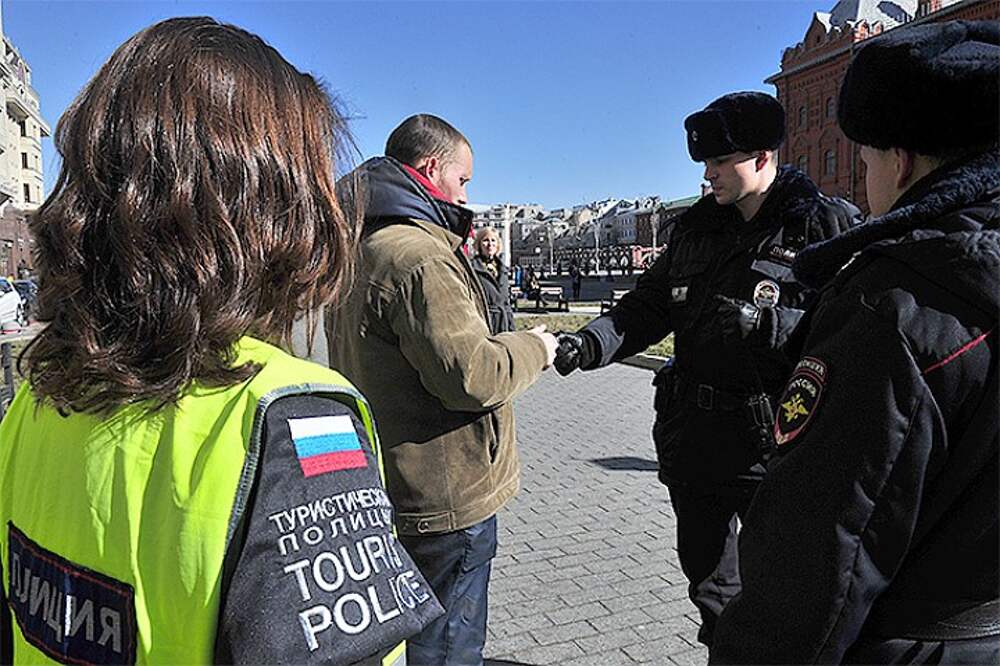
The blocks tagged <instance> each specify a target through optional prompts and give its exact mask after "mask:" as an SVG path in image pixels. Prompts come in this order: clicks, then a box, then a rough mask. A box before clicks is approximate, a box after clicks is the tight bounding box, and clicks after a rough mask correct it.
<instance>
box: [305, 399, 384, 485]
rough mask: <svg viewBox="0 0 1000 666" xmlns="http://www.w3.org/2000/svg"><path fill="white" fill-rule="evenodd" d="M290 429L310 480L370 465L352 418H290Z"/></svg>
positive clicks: (342, 416)
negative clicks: (330, 473)
mask: <svg viewBox="0 0 1000 666" xmlns="http://www.w3.org/2000/svg"><path fill="white" fill-rule="evenodd" d="M288 428H289V430H291V433H292V443H293V444H294V445H295V455H296V456H298V458H299V466H300V467H301V468H302V473H303V474H304V475H306V476H307V477H308V476H316V475H318V474H326V473H327V472H336V471H339V470H344V469H355V468H359V467H365V466H366V465H367V464H368V460H367V458H366V457H365V452H364V450H363V449H362V448H361V440H360V439H358V433H357V432H356V431H355V430H354V422H353V421H352V420H351V417H350V416H347V415H344V414H340V415H338V416H315V417H311V418H307V419H288Z"/></svg>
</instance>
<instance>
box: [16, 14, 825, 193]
mask: <svg viewBox="0 0 1000 666" xmlns="http://www.w3.org/2000/svg"><path fill="white" fill-rule="evenodd" d="M833 4H834V0H827V2H822V1H821V0H820V1H818V2H812V1H809V0H795V1H791V0H784V1H781V0H770V1H766V2H757V1H749V0H748V1H734V0H725V1H723V0H715V1H712V0H701V1H697V2H680V1H663V2H607V3H591V2H560V3H557V2H520V3H514V2H444V3H441V2H396V3H389V2H318V1H316V2H282V1H274V0H272V1H270V2H251V1H247V0H245V1H242V2H142V1H131V2H107V1H102V2H96V1H95V2H88V1H81V0H77V1H74V2H66V1H64V2H49V1H45V0H3V23H4V32H5V33H6V34H7V35H8V37H10V38H11V39H12V40H13V42H14V43H15V44H16V45H17V47H18V48H19V49H20V51H21V53H22V54H23V55H24V57H25V58H26V59H27V60H28V62H29V64H30V65H31V67H32V72H33V73H32V76H33V83H34V86H35V88H36V89H37V90H38V92H39V95H40V96H41V103H42V113H43V115H44V116H45V118H46V119H47V120H48V121H49V123H50V124H51V125H52V128H53V131H54V129H55V124H56V121H57V120H58V117H59V115H60V114H61V113H62V111H63V110H64V109H65V108H66V106H67V105H68V104H69V102H70V101H71V100H72V99H73V97H74V96H75V95H76V93H77V92H78V91H79V90H80V88H81V87H82V86H83V85H84V83H86V81H87V80H88V79H89V78H90V77H91V76H92V75H93V73H94V72H95V71H96V70H97V68H98V67H99V66H100V65H101V63H103V62H104V60H105V59H107V57H108V56H110V55H111V53H112V52H113V51H114V49H115V48H116V47H117V46H118V45H119V44H120V43H121V42H123V41H124V40H125V39H127V38H128V37H129V36H130V35H132V34H133V33H135V32H136V31H138V30H140V29H141V28H143V27H145V26H147V25H149V24H150V23H153V22H155V21H158V20H161V19H164V18H167V17H170V16H184V15H211V16H214V17H216V18H218V19H220V20H223V21H227V22H231V23H235V24H237V25H240V26H242V27H244V28H246V29H248V30H250V31H252V32H256V33H258V34H259V35H261V36H262V37H264V38H265V39H266V40H267V41H269V42H270V43H271V44H273V45H274V46H275V47H276V48H278V50H279V51H281V52H282V54H284V56H285V57H286V58H287V59H288V60H289V61H291V62H292V63H293V64H294V65H296V66H297V67H298V68H300V69H302V70H306V71H309V72H311V73H313V74H316V75H318V76H319V77H321V78H322V79H323V80H324V81H325V82H326V84H327V85H328V87H329V88H330V89H331V90H332V91H333V92H335V93H336V94H338V95H339V96H340V97H341V99H342V100H343V101H344V102H345V103H346V105H347V107H348V109H349V110H350V111H351V113H352V114H353V115H354V116H355V119H354V121H353V124H352V127H353V131H354V133H355V136H356V138H357V142H358V146H359V148H360V150H361V153H362V154H363V156H364V157H368V156H371V155H376V154H380V153H381V152H382V149H383V147H384V145H385V138H386V136H388V133H389V132H390V131H391V130H392V128H393V127H395V125H396V124H398V122H399V121H400V120H402V119H403V118H404V117H406V116H408V115H410V114H412V113H417V112H428V113H435V114H438V115H441V116H443V117H445V118H447V119H448V120H449V121H451V122H452V123H453V124H454V125H456V126H457V127H458V128H459V129H461V130H462V131H463V132H465V134H466V135H467V136H468V137H469V139H470V140H471V141H472V144H473V148H474V150H475V153H476V163H475V176H474V178H473V181H472V183H471V185H470V199H471V200H472V201H473V202H476V203H494V202H501V201H514V202H535V203H541V204H542V205H544V206H546V207H549V208H554V207H558V206H564V205H571V204H575V203H583V202H586V201H591V200H594V199H600V198H604V197H609V196H613V197H634V196H639V195H647V194H660V195H663V196H665V197H668V198H679V197H683V196H689V195H692V194H696V193H697V192H698V186H699V183H700V182H701V169H700V168H699V166H698V165H696V164H694V163H692V162H691V161H690V159H689V158H688V155H687V150H686V146H685V140H684V132H683V128H682V123H683V120H684V117H685V116H686V115H688V114H689V113H691V112H693V111H696V110H698V109H700V108H702V107H703V106H704V105H705V104H707V103H708V102H710V101H711V100H712V99H714V98H715V97H718V96H719V95H721V94H724V93H726V92H730V91H733V90H751V89H753V90H763V91H766V92H771V93H773V92H774V91H773V88H772V87H771V86H769V85H766V84H764V83H763V80H764V79H765V78H766V77H768V76H769V75H771V74H773V73H774V72H776V71H778V69H779V64H780V60H781V52H782V50H783V49H784V48H785V47H787V46H791V45H793V44H795V43H796V42H798V41H799V40H801V39H802V36H803V35H804V34H805V31H806V29H807V28H808V25H809V20H810V18H811V16H812V14H813V12H815V11H829V9H830V8H831V7H832V6H833ZM43 149H44V161H45V179H46V184H47V186H51V184H52V183H53V182H54V180H55V176H56V170H57V165H58V158H57V156H56V153H55V151H54V148H53V146H52V142H51V140H46V141H45V142H44V144H43Z"/></svg>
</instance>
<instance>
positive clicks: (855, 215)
mask: <svg viewBox="0 0 1000 666" xmlns="http://www.w3.org/2000/svg"><path fill="white" fill-rule="evenodd" d="M861 222H862V216H861V211H860V210H858V207H857V206H855V205H854V204H852V203H851V202H850V201H847V200H846V199H841V198H840V197H828V196H826V195H820V198H819V201H818V210H817V215H816V217H815V222H814V223H815V225H816V226H817V227H819V228H818V232H819V236H820V237H819V238H816V237H815V232H813V233H811V234H810V238H809V242H810V243H815V242H817V241H822V240H827V239H830V238H833V237H835V236H839V235H840V234H842V233H844V232H845V231H848V230H850V229H853V228H854V227H856V226H858V225H859V224H861Z"/></svg>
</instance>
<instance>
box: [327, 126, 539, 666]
mask: <svg viewBox="0 0 1000 666" xmlns="http://www.w3.org/2000/svg"><path fill="white" fill-rule="evenodd" d="M385 152H386V156H385V157H379V158H374V159H371V160H369V161H367V162H365V163H364V164H363V165H361V166H360V167H359V169H358V172H357V173H356V175H357V176H358V178H357V183H358V189H357V192H358V193H359V194H357V199H358V203H360V204H361V205H362V206H363V209H364V218H365V223H364V229H363V239H362V242H361V258H360V263H359V267H358V279H357V283H356V284H355V286H354V289H353V291H352V294H351V296H350V297H349V299H348V301H347V303H346V304H345V305H344V306H343V307H342V308H341V309H339V310H337V311H336V312H334V313H333V314H332V316H331V317H330V319H329V320H328V322H327V335H328V342H329V349H330V363H331V365H332V366H333V367H335V368H338V369H339V370H341V371H342V372H344V374H346V375H347V376H348V377H349V378H350V379H351V380H352V381H353V382H354V383H355V384H356V385H357V386H358V388H359V389H360V390H361V391H362V392H363V393H364V394H365V396H367V397H368V399H369V400H370V401H371V403H372V406H373V409H374V412H375V418H376V421H377V425H378V431H379V434H380V436H381V440H382V444H383V449H384V458H385V471H386V480H387V485H388V489H389V495H390V497H391V498H392V501H393V504H394V506H395V509H396V521H397V523H396V526H397V528H398V531H399V537H400V540H401V541H402V543H403V545H404V546H405V547H406V550H407V551H408V552H409V553H410V555H411V556H412V557H413V559H414V560H415V561H416V563H417V565H418V566H419V567H420V569H421V571H422V573H423V574H424V576H425V577H426V578H427V580H428V582H429V583H430V584H431V586H432V587H433V588H434V592H435V594H436V595H437V597H438V599H439V600H440V601H441V604H442V606H444V608H445V611H446V613H445V616H444V617H442V618H440V619H438V620H437V621H436V622H435V623H433V624H432V625H431V626H430V627H428V628H427V629H425V630H424V631H423V632H422V633H421V634H419V635H418V636H417V637H416V638H414V639H412V640H411V641H410V642H409V653H408V655H409V659H410V662H411V663H412V664H419V665H423V664H435V665H436V664H461V665H463V666H466V665H469V664H481V663H482V649H483V644H484V643H485V641H486V608H487V587H488V584H489V576H490V565H491V561H492V558H493V556H494V555H495V553H496V529H497V527H496V513H497V511H498V510H499V509H500V507H502V506H503V505H504V504H505V503H506V502H507V501H508V500H509V499H510V498H511V497H513V496H514V493H516V492H517V489H518V480H519V466H518V460H517V449H516V446H515V442H514V413H513V407H512V404H511V401H512V400H513V398H514V397H515V396H517V395H519V394H520V393H522V392H524V391H525V389H527V388H528V387H529V386H531V384H532V383H533V382H534V381H535V380H536V379H538V376H539V374H540V373H541V372H542V370H543V369H545V368H546V367H548V366H549V365H550V364H551V363H552V361H553V359H554V357H555V348H556V341H555V338H554V337H553V336H552V335H551V334H550V333H546V332H545V329H544V327H539V328H537V329H534V330H532V331H528V332H521V333H500V334H498V335H491V334H490V331H489V326H488V323H487V322H488V313H487V306H486V300H485V295H484V294H483V290H482V286H481V284H480V283H479V280H478V279H477V277H476V275H475V273H474V271H473V269H472V267H471V265H470V263H469V260H468V259H467V258H466V256H465V255H464V254H463V252H462V250H461V247H462V245H463V243H464V241H465V239H466V238H467V237H468V234H469V229H470V227H471V224H472V212H471V211H470V210H468V209H467V208H464V207H463V206H462V204H465V203H466V201H467V199H466V193H465V188H466V184H467V183H468V182H469V180H470V179H471V178H472V149H471V146H470V144H469V142H468V140H467V139H466V138H465V137H464V136H463V135H462V134H461V133H460V132H459V131H458V130H456V129H455V128H454V127H452V126H451V125H449V124H448V123H447V122H445V121H444V120H442V119H440V118H437V117H435V116H430V115H416V116H412V117H410V118H407V119H406V120H405V121H403V123H402V124H401V125H400V126H399V127H397V128H396V129H395V130H394V131H393V132H392V134H391V135H390V136H389V140H388V142H387V144H386V150H385Z"/></svg>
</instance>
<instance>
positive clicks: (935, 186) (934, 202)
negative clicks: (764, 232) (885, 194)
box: [792, 151, 1000, 287]
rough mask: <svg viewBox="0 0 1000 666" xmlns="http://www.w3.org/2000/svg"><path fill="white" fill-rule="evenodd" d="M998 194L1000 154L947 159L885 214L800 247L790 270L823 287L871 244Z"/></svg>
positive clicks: (934, 225) (935, 222)
mask: <svg viewBox="0 0 1000 666" xmlns="http://www.w3.org/2000/svg"><path fill="white" fill-rule="evenodd" d="M998 194H1000V156H998V155H997V154H996V153H995V152H993V151H989V152H986V153H983V154H981V155H978V156H976V157H973V158H971V159H968V160H965V161H962V162H958V163H952V164H946V165H944V166H942V167H940V168H938V169H936V170H935V171H933V172H931V173H929V174H927V175H926V176H924V177H923V178H922V179H920V180H919V181H918V182H916V183H914V185H913V186H912V187H911V188H910V189H909V190H907V191H906V192H905V193H903V195H902V196H901V197H900V198H899V200H898V201H897V202H896V203H895V205H894V206H893V207H892V210H890V211H889V212H888V213H886V214H885V215H883V216H882V217H878V218H875V219H872V220H870V221H869V222H868V223H867V224H863V225H861V226H858V227H855V228H854V229H851V230H850V231H848V232H846V233H844V234H842V235H841V236H838V237H837V238H834V239H831V240H828V241H826V242H823V243H817V244H816V245H812V246H810V247H808V248H806V249H804V250H802V251H801V252H799V254H798V256H797V257H796V258H795V263H794V264H793V265H792V269H793V270H794V272H795V276H796V277H797V278H798V279H799V280H800V281H801V282H803V283H804V284H806V285H808V286H811V287H820V286H822V285H823V284H825V283H826V282H828V281H829V280H830V279H831V278H832V277H833V276H835V275H836V274H837V272H838V271H839V270H840V269H841V267H843V266H844V265H845V264H847V263H848V262H849V261H850V260H851V258H852V257H853V256H854V255H855V254H857V253H858V252H861V251H862V250H864V249H865V248H867V247H868V246H870V245H873V244H875V243H878V242H880V241H886V240H890V239H897V238H902V237H903V236H906V235H908V234H910V233H912V232H914V231H917V230H920V229H935V228H938V227H940V218H942V217H944V216H946V215H948V214H949V213H953V212H956V211H958V210H960V209H962V208H964V207H967V206H970V205H972V204H975V203H977V202H982V201H985V200H987V199H989V198H991V197H992V198H995V197H996V196H997V195H998Z"/></svg>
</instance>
